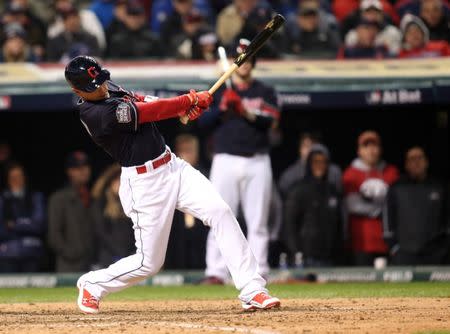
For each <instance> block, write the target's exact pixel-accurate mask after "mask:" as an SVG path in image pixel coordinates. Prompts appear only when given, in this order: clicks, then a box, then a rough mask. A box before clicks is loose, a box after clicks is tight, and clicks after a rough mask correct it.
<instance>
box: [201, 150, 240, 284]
mask: <svg viewBox="0 0 450 334" xmlns="http://www.w3.org/2000/svg"><path fill="white" fill-rule="evenodd" d="M232 160H233V157H231V156H230V155H228V154H217V155H215V157H214V159H213V163H212V167H211V174H210V179H211V183H212V184H213V185H214V188H216V190H217V191H218V192H219V194H220V195H221V196H222V198H223V200H224V201H225V202H226V203H227V204H228V205H229V207H230V208H231V211H233V213H234V215H236V214H237V211H238V207H239V184H238V171H239V166H238V165H237V164H236V161H234V162H233V161H232ZM205 276H206V277H211V276H215V277H219V278H220V279H222V280H224V281H225V280H226V279H227V278H228V277H229V274H228V269H227V267H226V264H225V261H224V259H223V257H222V254H221V252H220V249H219V247H218V245H217V241H216V238H215V236H214V233H213V231H212V230H210V232H209V233H208V239H207V242H206V271H205Z"/></svg>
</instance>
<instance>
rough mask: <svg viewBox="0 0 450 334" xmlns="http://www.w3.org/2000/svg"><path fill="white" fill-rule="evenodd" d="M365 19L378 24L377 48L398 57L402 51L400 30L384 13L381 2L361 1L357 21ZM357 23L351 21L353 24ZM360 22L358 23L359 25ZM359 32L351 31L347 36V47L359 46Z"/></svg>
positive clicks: (376, 0)
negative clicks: (384, 49)
mask: <svg viewBox="0 0 450 334" xmlns="http://www.w3.org/2000/svg"><path fill="white" fill-rule="evenodd" d="M358 17H359V19H360V20H361V19H364V20H367V21H370V22H376V23H377V25H378V26H379V31H378V33H377V35H376V38H375V46H376V47H383V48H386V49H387V50H388V52H389V54H390V55H397V54H398V52H399V50H400V42H401V33H400V30H399V29H398V28H397V27H395V26H393V25H392V24H390V23H389V22H388V21H387V20H386V17H385V14H384V12H383V6H382V5H381V1H380V0H363V1H361V10H360V11H359V15H358V16H355V19H356V20H358ZM353 22H355V21H353V20H352V21H351V23H352V24H353ZM357 22H358V21H356V23H357ZM358 38H359V32H358V31H357V28H355V29H351V30H349V31H348V33H346V34H345V45H346V46H347V47H352V46H355V45H357V44H358Z"/></svg>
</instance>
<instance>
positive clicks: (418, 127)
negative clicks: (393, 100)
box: [0, 105, 449, 194]
mask: <svg viewBox="0 0 450 334" xmlns="http://www.w3.org/2000/svg"><path fill="white" fill-rule="evenodd" d="M159 128H160V131H161V132H162V133H163V135H164V136H165V138H166V140H167V143H168V144H169V145H171V144H172V141H173V139H174V137H175V136H176V134H177V133H180V132H185V131H191V132H194V133H196V134H199V135H200V136H201V138H202V145H203V147H202V150H203V160H204V161H203V163H204V164H205V165H207V164H208V160H207V158H206V154H204V152H205V147H206V144H205V143H206V142H207V141H206V134H205V132H204V131H202V130H199V129H198V128H197V127H196V125H191V126H190V127H188V128H186V127H184V126H182V125H181V124H180V123H179V122H178V120H169V121H164V122H160V123H159ZM366 129H374V130H376V131H378V132H379V133H380V135H381V138H382V141H383V146H384V157H385V159H386V160H387V161H388V162H391V163H394V164H395V165H397V166H398V167H400V168H401V169H403V157H404V153H405V150H406V149H407V148H408V147H410V146H412V145H416V144H418V145H422V146H424V147H425V149H426V151H427V153H428V154H429V157H430V164H431V166H430V167H431V173H432V174H433V175H435V176H438V177H439V178H441V179H442V180H443V181H445V182H448V179H449V178H448V176H449V173H448V170H449V166H448V108H441V107H437V106H423V105H422V106H420V107H411V106H408V107H395V108H394V107H383V108H380V107H379V108H376V109H363V110H353V111H346V110H339V111H325V110H311V111H300V110H284V111H283V113H282V118H281V121H280V130H281V133H282V139H281V142H280V144H279V145H278V146H276V147H274V149H273V150H272V154H271V155H272V164H273V168H274V175H275V177H276V178H278V177H279V175H280V173H281V172H282V171H283V170H284V169H285V168H286V167H287V166H288V165H289V164H291V163H292V162H293V161H295V160H296V158H297V143H298V135H299V133H301V132H303V131H319V132H321V134H322V136H323V138H324V142H325V144H326V145H327V146H328V147H329V149H330V151H331V154H332V159H333V160H334V161H335V162H336V163H338V164H339V165H340V166H341V167H342V168H345V167H346V166H348V164H349V163H350V162H351V161H352V159H354V157H355V154H356V138H357V136H358V134H359V133H361V132H362V131H363V130H366ZM2 140H3V141H7V142H8V143H10V144H11V146H12V150H13V157H14V158H15V159H16V160H19V161H20V162H22V163H24V164H25V166H26V168H27V171H28V174H29V176H30V180H31V182H32V185H33V186H34V188H35V189H37V190H41V191H44V192H45V193H46V194H49V193H51V192H52V191H54V190H56V189H57V188H59V187H60V186H62V185H63V184H64V182H65V175H64V159H65V156H66V155H67V154H68V153H69V152H71V151H73V150H77V149H81V150H84V151H86V152H87V153H88V154H89V155H90V157H91V161H92V165H93V173H94V178H95V177H96V176H97V175H98V174H99V173H100V172H101V171H102V170H103V168H105V167H106V166H107V165H108V164H110V163H111V162H112V160H111V159H110V158H109V156H108V155H107V154H106V153H104V152H103V151H102V150H101V149H100V148H98V147H97V146H96V145H95V144H94V143H93V142H92V141H91V139H90V138H89V136H88V135H87V133H86V131H85V129H84V128H83V127H82V125H81V123H80V121H79V119H78V113H77V111H76V110H65V111H63V110H62V111H60V112H0V141H2Z"/></svg>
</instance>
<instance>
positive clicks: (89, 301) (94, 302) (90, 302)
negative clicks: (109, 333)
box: [77, 282, 100, 314]
mask: <svg viewBox="0 0 450 334" xmlns="http://www.w3.org/2000/svg"><path fill="white" fill-rule="evenodd" d="M77 286H78V307H79V308H80V310H81V312H83V313H89V314H95V313H98V306H99V302H100V301H99V299H98V298H96V297H94V296H93V295H91V294H90V293H89V291H87V290H86V289H85V288H84V285H83V284H82V283H80V282H78V283H77Z"/></svg>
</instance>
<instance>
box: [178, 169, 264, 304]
mask: <svg viewBox="0 0 450 334" xmlns="http://www.w3.org/2000/svg"><path fill="white" fill-rule="evenodd" d="M185 165H186V166H185V167H184V169H183V171H182V173H181V180H180V181H181V182H180V193H179V196H178V204H177V208H178V209H179V210H181V211H183V212H187V213H189V214H191V215H193V216H195V217H197V218H199V219H201V220H202V221H203V222H204V224H205V225H207V226H210V227H211V232H212V233H213V235H214V237H215V238H216V241H217V245H218V247H219V249H220V252H221V254H222V256H223V259H224V261H225V263H226V265H227V267H228V270H229V271H230V273H231V277H232V278H233V281H234V284H235V286H236V288H237V289H238V290H240V295H239V298H240V299H241V300H242V301H244V302H248V301H250V300H251V299H252V298H253V297H254V296H255V294H256V293H258V292H266V293H267V290H266V289H265V284H266V281H265V280H264V279H263V278H262V277H261V276H260V275H259V273H258V272H259V269H258V264H257V262H256V259H255V257H254V256H253V253H252V251H251V250H250V247H249V245H248V243H247V240H246V239H245V237H244V234H243V233H242V231H241V228H240V227H239V224H238V222H237V220H236V218H234V215H233V212H232V211H231V209H230V207H229V206H228V205H227V204H226V203H225V201H224V200H223V199H222V198H221V197H220V195H219V193H218V192H217V191H216V189H215V188H214V186H213V185H212V184H211V183H210V182H209V181H208V179H207V178H206V177H204V176H203V175H202V174H201V173H200V172H199V171H197V170H196V169H194V168H193V167H191V166H190V165H188V164H187V163H185Z"/></svg>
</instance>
